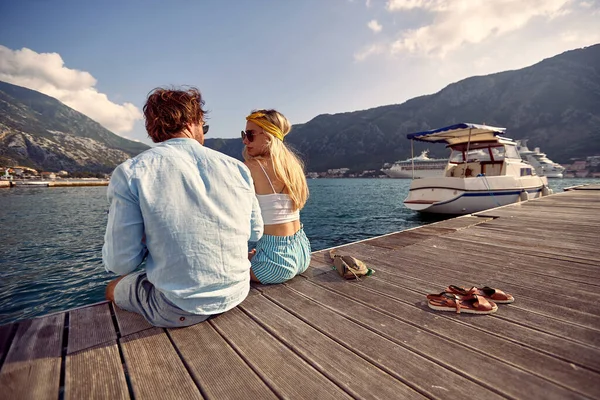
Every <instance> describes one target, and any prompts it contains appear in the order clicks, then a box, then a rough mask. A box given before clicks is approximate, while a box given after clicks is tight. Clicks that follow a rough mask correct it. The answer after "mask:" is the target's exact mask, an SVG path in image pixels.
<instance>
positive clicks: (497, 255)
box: [395, 236, 600, 285]
mask: <svg viewBox="0 0 600 400" xmlns="http://www.w3.org/2000/svg"><path fill="white" fill-rule="evenodd" d="M419 247H420V248H422V249H430V250H431V251H436V252H437V253H438V254H440V255H442V254H445V253H446V252H451V253H458V254H460V257H457V258H461V257H462V258H464V257H472V256H473V255H476V256H477V257H478V258H480V259H482V260H483V259H488V260H504V261H505V265H506V267H507V268H516V269H518V270H519V271H522V270H527V271H536V272H539V273H542V274H544V275H557V276H561V277H563V278H565V279H570V280H573V281H577V282H586V283H590V284H594V285H597V284H598V283H599V282H600V277H598V267H597V266H595V265H590V264H581V263H576V262H573V261H568V260H556V259H548V258H541V257H537V256H533V255H529V254H518V253H515V252H514V251H512V250H511V249H506V248H502V247H495V248H493V250H492V251H490V250H488V249H489V246H486V247H485V249H484V250H486V251H482V247H481V245H480V244H478V243H469V242H466V241H464V240H461V241H458V240H455V239H454V238H453V237H451V236H447V237H443V238H434V239H431V240H430V241H428V242H427V243H422V244H421V246H419ZM407 251H410V249H408V250H407ZM399 253H402V252H396V253H395V254H399Z"/></svg>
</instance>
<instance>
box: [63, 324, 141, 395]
mask: <svg viewBox="0 0 600 400" xmlns="http://www.w3.org/2000/svg"><path fill="white" fill-rule="evenodd" d="M109 316H110V315H109ZM113 331H114V329H113ZM65 368H66V371H65V399H66V400H71V399H73V400H78V399H91V400H95V399H98V400H101V399H123V400H125V399H129V390H128V388H127V382H126V380H125V372H124V371H123V366H122V363H121V357H120V355H119V348H118V347H117V342H116V340H112V341H110V342H103V343H102V344H99V345H97V346H95V347H91V348H90V347H85V349H84V350H80V351H76V352H71V353H69V354H68V355H67V359H66V363H65Z"/></svg>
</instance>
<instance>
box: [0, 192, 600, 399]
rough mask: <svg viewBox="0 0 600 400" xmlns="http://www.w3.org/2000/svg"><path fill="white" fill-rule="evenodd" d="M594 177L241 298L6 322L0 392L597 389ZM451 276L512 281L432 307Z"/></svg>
mask: <svg viewBox="0 0 600 400" xmlns="http://www.w3.org/2000/svg"><path fill="white" fill-rule="evenodd" d="M599 238H600V187H599V186H596V187H589V186H588V187H587V188H586V190H571V191H568V192H564V193H559V194H556V195H553V196H549V197H545V198H542V199H538V200H533V201H529V202H525V203H521V204H516V205H511V206H505V207H501V208H498V209H493V210H489V211H485V212H481V213H478V214H476V215H472V216H465V217H460V218H455V219H451V220H447V221H443V222H439V223H435V224H431V225H427V226H424V227H420V228H417V229H412V230H408V231H403V232H398V233H393V234H389V235H385V236H381V237H377V238H374V239H370V240H365V241H361V242H357V243H352V244H349V245H346V246H342V247H339V251H340V252H343V253H347V254H350V255H354V256H356V257H359V258H361V259H363V260H364V261H366V262H367V263H368V264H369V266H370V267H372V268H374V269H375V270H376V272H375V274H374V275H373V276H371V277H368V278H362V279H361V280H360V281H344V280H342V279H341V278H340V277H339V276H338V275H337V273H336V272H335V271H333V270H332V269H331V266H330V265H328V264H327V263H325V262H324V257H323V255H324V253H325V251H318V252H315V253H314V254H313V259H312V262H311V267H310V268H309V269H308V270H307V271H306V273H304V274H303V276H301V277H296V278H295V279H293V280H292V281H290V282H288V283H286V284H283V285H273V286H261V285H258V286H255V287H253V289H252V290H251V293H250V295H249V296H248V298H247V299H246V300H245V301H244V302H243V303H242V304H241V305H240V306H238V307H237V308H235V309H233V310H231V311H229V312H227V313H224V314H222V315H220V316H218V317H216V318H214V319H212V320H209V321H208V322H205V323H202V324H199V325H195V326H192V327H189V328H183V329H159V328H153V327H151V326H149V325H148V324H147V323H146V322H145V321H144V320H142V319H141V317H139V316H137V315H135V314H131V313H127V312H124V311H121V310H119V309H117V308H116V307H114V306H113V305H111V304H108V303H100V304H95V305H91V306H88V307H84V308H79V309H74V310H70V311H68V312H65V313H59V314H53V315H49V316H45V317H41V318H36V319H32V320H27V321H22V322H18V323H15V324H11V325H4V326H0V365H1V369H0V398H3V399H36V400H40V399H95V398H97V399H128V398H135V399H171V398H172V399H180V398H185V399H197V398H198V399H199V398H207V399H269V398H273V399H275V398H291V399H328V398H336V399H337V398H357V399H370V398H378V399H404V398H407V399H412V398H435V399H452V398H455V399H496V398H511V399H525V398H526V399H570V398H578V399H579V398H595V399H600V307H599V304H600V240H599ZM449 284H458V285H466V286H470V285H482V284H485V285H489V286H493V287H497V288H500V289H503V290H505V291H507V292H510V293H512V294H513V295H514V297H515V299H516V301H515V302H514V303H513V304H510V305H499V310H498V312H497V313H495V314H494V315H487V316H478V315H477V316H476V315H467V314H456V313H453V312H436V311H433V310H431V309H429V308H428V307H427V303H426V298H425V295H426V294H428V293H438V292H440V291H442V290H443V289H444V288H446V286H447V285H449Z"/></svg>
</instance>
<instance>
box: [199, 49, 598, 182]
mask: <svg viewBox="0 0 600 400" xmlns="http://www.w3.org/2000/svg"><path fill="white" fill-rule="evenodd" d="M467 62H468V61H467ZM281 111H283V112H285V110H281ZM459 122H473V123H485V124H487V125H491V126H499V127H505V128H507V131H506V136H507V137H510V138H512V139H522V138H528V139H529V146H530V148H533V147H535V146H539V147H541V150H542V151H543V152H545V153H547V154H548V155H549V157H551V158H552V160H553V161H556V162H562V163H568V162H569V160H570V159H571V158H578V157H585V156H588V155H600V44H598V45H594V46H590V47H586V48H583V49H578V50H571V51H567V52H565V53H562V54H560V55H557V56H555V57H552V58H548V59H545V60H543V61H541V62H539V63H537V64H535V65H532V66H530V67H527V68H523V69H519V70H514V71H506V72H500V73H496V74H491V75H486V76H476V77H471V78H467V79H464V80H461V81H459V82H456V83H453V84H451V85H448V86H447V87H445V88H444V89H442V90H441V91H439V92H438V93H435V94H431V95H426V96H420V97H417V98H414V99H411V100H408V101H406V102H405V103H402V104H395V105H386V106H382V107H376V108H371V109H368V110H362V111H354V112H348V113H341V114H333V115H330V114H323V115H319V116H317V117H315V118H314V119H312V120H310V121H309V122H307V123H305V124H298V125H294V126H293V128H292V131H291V132H290V134H289V135H288V137H287V138H286V141H287V142H288V143H289V144H290V145H291V146H292V147H294V148H295V149H296V150H297V152H298V153H299V154H300V155H301V157H302V158H303V159H304V160H305V162H306V166H307V171H325V170H327V169H329V168H341V167H348V168H351V169H352V170H365V169H379V168H381V166H382V164H383V163H384V162H393V161H396V160H399V159H406V158H408V157H410V155H411V143H410V141H409V140H407V139H406V135H407V134H409V133H413V132H420V131H425V130H430V129H435V128H441V127H443V126H447V125H452V124H455V123H459ZM205 145H207V146H209V147H212V148H214V149H218V150H220V151H222V152H224V153H226V154H229V155H231V156H234V157H238V158H239V155H240V154H241V150H242V144H241V142H240V140H239V139H226V140H225V139H210V140H208V139H207V140H206V143H205ZM414 146H415V147H414V148H415V150H414V152H415V155H418V154H419V153H420V151H421V150H424V149H427V148H428V149H429V150H430V152H431V154H430V155H433V156H438V157H440V156H441V157H447V155H448V150H446V149H445V147H444V146H443V145H440V144H438V145H432V144H424V143H421V142H415V143H414Z"/></svg>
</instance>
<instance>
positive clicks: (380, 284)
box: [315, 269, 600, 371]
mask: <svg viewBox="0 0 600 400" xmlns="http://www.w3.org/2000/svg"><path fill="white" fill-rule="evenodd" d="M403 281H405V280H404V278H403V277H398V276H395V275H390V274H387V273H386V272H385V271H384V270H383V269H382V270H381V271H380V272H379V275H378V276H377V277H371V278H369V279H365V280H364V282H362V285H363V286H364V287H367V288H369V289H371V290H375V291H377V292H379V293H381V294H385V295H386V296H390V297H392V298H394V299H395V300H399V301H402V302H404V303H407V304H411V305H414V304H417V303H419V304H422V305H423V308H425V304H426V303H425V295H426V294H428V293H437V292H439V290H435V288H434V289H432V288H431V286H427V285H415V286H413V287H412V288H404V287H402V286H400V285H398V282H403ZM315 282H316V280H315ZM318 282H319V283H320V284H321V282H324V284H325V283H326V284H327V286H328V287H329V285H331V283H330V282H332V281H329V282H326V281H325V280H323V279H320V280H319V281H318ZM378 301H379V300H378ZM523 301H524V300H523V299H522V298H520V297H517V298H516V300H515V303H513V304H510V305H508V306H506V305H500V306H499V307H500V310H499V311H498V312H497V313H496V314H495V315H494V318H496V319H491V320H490V319H489V318H469V319H464V320H463V321H464V323H465V324H471V325H474V326H476V327H479V328H482V329H485V330H487V331H488V332H489V333H491V334H494V335H498V334H500V335H502V337H503V338H508V339H510V338H512V337H513V335H514V337H515V338H516V339H514V340H516V341H518V342H519V343H522V344H525V345H527V346H529V347H532V348H534V349H537V350H540V351H543V352H546V353H548V354H552V355H556V356H558V357H560V358H562V359H565V360H568V361H569V362H571V363H573V364H576V365H580V366H583V367H586V368H590V369H592V370H595V371H600V358H599V357H598V355H599V353H598V349H597V348H596V349H594V348H592V347H589V346H588V345H582V344H580V343H577V342H574V341H573V340H572V339H571V332H582V329H580V328H579V327H577V325H574V324H572V323H563V324H562V327H563V331H562V332H559V333H558V334H557V335H554V334H548V333H544V332H540V331H539V330H537V329H533V328H531V327H529V325H528V323H529V319H530V318H529V315H532V317H535V316H536V314H534V313H528V314H524V313H523V312H524V311H525V310H523V309H521V313H522V315H523V317H522V318H518V317H516V318H515V316H514V314H513V317H512V318H514V319H511V318H509V315H510V313H509V312H510V311H514V310H515V309H518V307H517V305H518V304H519V303H522V302H523ZM427 310H428V309H427ZM505 313H508V315H504V314H505ZM399 315H402V314H399ZM447 315H449V314H442V316H447ZM552 317H553V318H554V319H555V320H558V319H557V318H556V317H557V316H556V315H553V316H552ZM408 322H410V321H408ZM475 324H481V325H475ZM483 324H489V326H487V327H485V326H484V325H483ZM585 331H586V333H587V335H588V337H587V341H595V340H597V339H593V338H592V337H591V336H590V335H594V336H598V331H597V330H590V329H586V330H585Z"/></svg>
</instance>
